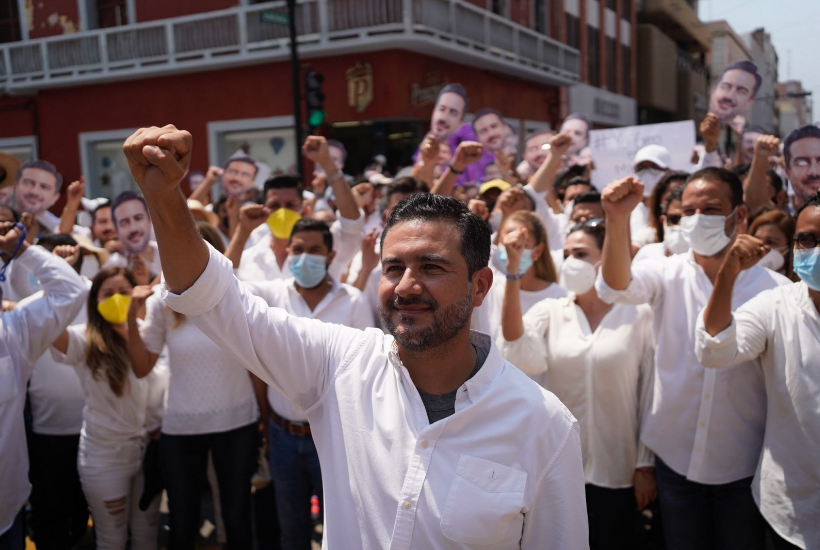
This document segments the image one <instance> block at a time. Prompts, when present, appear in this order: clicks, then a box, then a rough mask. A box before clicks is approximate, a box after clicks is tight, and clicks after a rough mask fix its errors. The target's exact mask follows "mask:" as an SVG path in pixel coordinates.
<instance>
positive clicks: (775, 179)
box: [766, 168, 783, 193]
mask: <svg viewBox="0 0 820 550" xmlns="http://www.w3.org/2000/svg"><path fill="white" fill-rule="evenodd" d="M766 176H767V177H768V178H769V182H770V183H771V184H772V187H774V192H775V193H780V192H781V191H783V178H781V177H780V176H779V175H778V173H777V172H775V171H774V170H772V169H771V168H767V169H766Z"/></svg>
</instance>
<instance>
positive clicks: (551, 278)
mask: <svg viewBox="0 0 820 550" xmlns="http://www.w3.org/2000/svg"><path fill="white" fill-rule="evenodd" d="M522 235H523V236H522ZM520 238H522V239H524V242H525V246H524V251H523V252H522V254H521V256H522V261H520V262H519V265H518V266H517V268H516V270H515V272H514V273H510V272H509V271H508V269H507V268H508V266H507V250H506V247H505V242H506V240H509V239H512V241H511V242H516V241H517V239H520ZM498 240H499V246H498V247H497V248H496V252H495V255H496V258H495V260H496V262H497V263H498V266H499V268H500V270H501V271H500V273H499V275H500V276H498V277H494V278H493V286H492V288H491V289H490V292H489V293H488V294H487V297H486V298H485V299H484V302H483V303H482V304H481V306H480V307H477V308H475V309H474V310H473V319H472V322H471V325H470V327H471V328H472V329H473V330H477V331H479V332H483V333H485V334H489V335H491V336H492V335H493V334H494V333H495V331H496V329H497V328H498V323H499V322H500V321H501V306H502V303H503V302H504V289H505V287H506V280H507V277H505V275H508V276H509V277H512V278H516V280H518V281H519V286H520V291H519V302H520V304H521V305H520V308H521V311H522V312H523V313H526V312H527V311H528V310H529V309H530V308H531V307H532V306H534V305H535V304H537V303H538V302H540V301H541V300H545V299H547V298H563V297H564V296H566V295H567V292H566V291H565V290H564V289H563V288H561V287H560V286H559V285H558V274H557V273H556V272H555V264H554V263H553V261H552V258H551V257H550V253H549V252H550V251H549V248H548V247H547V245H548V244H549V239H548V237H547V232H546V230H545V229H544V224H543V223H541V219H540V218H539V217H538V215H536V214H535V213H534V212H528V211H526V210H519V211H517V212H514V213H513V214H511V215H510V216H508V217H507V218H506V219H505V220H504V221H503V222H502V223H501V227H500V228H499V229H498ZM490 265H491V266H492V262H491V264H490Z"/></svg>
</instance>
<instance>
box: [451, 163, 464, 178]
mask: <svg viewBox="0 0 820 550" xmlns="http://www.w3.org/2000/svg"><path fill="white" fill-rule="evenodd" d="M447 168H449V169H450V172H452V173H453V174H455V175H457V176H460V175H461V174H463V173H464V170H461V171H459V170H456V169H455V168H453V165H452V164H448V165H447Z"/></svg>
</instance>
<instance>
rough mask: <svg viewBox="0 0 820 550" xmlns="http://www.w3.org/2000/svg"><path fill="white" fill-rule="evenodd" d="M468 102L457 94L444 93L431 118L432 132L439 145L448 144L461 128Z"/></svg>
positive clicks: (437, 102)
mask: <svg viewBox="0 0 820 550" xmlns="http://www.w3.org/2000/svg"><path fill="white" fill-rule="evenodd" d="M465 108H466V101H465V100H464V98H463V97H461V96H460V95H459V94H457V93H455V92H444V93H443V94H441V95H440V96H439V98H438V100H437V101H436V105H435V107H433V114H432V115H431V117H430V132H431V133H432V134H433V137H435V138H436V141H438V142H439V143H447V141H448V140H449V139H450V137H451V136H452V135H453V134H454V133H455V132H456V130H458V129H459V128H460V127H461V122H462V120H463V118H464V110H465Z"/></svg>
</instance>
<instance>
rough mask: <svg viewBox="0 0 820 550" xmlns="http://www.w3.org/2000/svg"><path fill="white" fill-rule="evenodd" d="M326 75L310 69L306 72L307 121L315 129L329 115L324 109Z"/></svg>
mask: <svg viewBox="0 0 820 550" xmlns="http://www.w3.org/2000/svg"><path fill="white" fill-rule="evenodd" d="M324 81H325V77H324V76H322V75H321V74H320V73H317V72H314V71H308V72H307V73H306V74H305V105H306V106H307V123H308V126H309V127H310V128H311V129H313V128H316V127H317V126H321V125H322V123H323V122H324V121H325V118H326V117H327V115H326V114H325V110H324V103H325V94H324V92H323V91H322V83H323V82H324Z"/></svg>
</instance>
